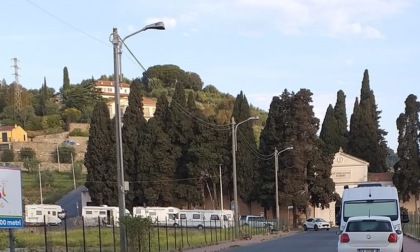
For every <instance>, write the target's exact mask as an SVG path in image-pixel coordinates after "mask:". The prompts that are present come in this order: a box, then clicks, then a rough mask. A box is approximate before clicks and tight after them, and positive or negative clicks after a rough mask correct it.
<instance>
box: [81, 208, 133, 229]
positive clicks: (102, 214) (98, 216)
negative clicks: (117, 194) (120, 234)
mask: <svg viewBox="0 0 420 252" xmlns="http://www.w3.org/2000/svg"><path fill="white" fill-rule="evenodd" d="M119 213H120V210H119V208H118V207H116V206H107V205H102V206H84V207H83V209H82V216H83V219H84V222H85V226H98V225H101V226H113V225H115V226H119ZM125 214H126V215H131V214H130V211H128V210H127V209H126V210H125Z"/></svg>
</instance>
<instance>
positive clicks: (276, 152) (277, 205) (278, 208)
mask: <svg viewBox="0 0 420 252" xmlns="http://www.w3.org/2000/svg"><path fill="white" fill-rule="evenodd" d="M287 150H293V147H287V148H286V149H284V150H281V151H277V148H274V165H275V169H274V170H275V178H276V182H275V183H276V219H277V230H280V206H279V174H278V173H279V155H280V153H282V152H284V151H287ZM287 212H289V210H287ZM287 225H288V226H289V224H287Z"/></svg>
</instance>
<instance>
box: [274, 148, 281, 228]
mask: <svg viewBox="0 0 420 252" xmlns="http://www.w3.org/2000/svg"><path fill="white" fill-rule="evenodd" d="M274 164H275V169H274V173H275V174H274V175H275V178H276V179H275V183H276V220H277V230H280V206H279V154H278V151H277V148H274Z"/></svg>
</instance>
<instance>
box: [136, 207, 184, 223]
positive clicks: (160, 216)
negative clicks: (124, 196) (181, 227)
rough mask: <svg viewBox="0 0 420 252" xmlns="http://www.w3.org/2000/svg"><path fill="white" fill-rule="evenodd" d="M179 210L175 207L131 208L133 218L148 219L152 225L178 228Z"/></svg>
mask: <svg viewBox="0 0 420 252" xmlns="http://www.w3.org/2000/svg"><path fill="white" fill-rule="evenodd" d="M179 211H180V209H179V208H176V207H139V206H137V207H133V216H134V217H137V216H141V217H143V218H150V219H151V220H152V222H153V224H154V225H159V226H174V227H175V226H178V221H179Z"/></svg>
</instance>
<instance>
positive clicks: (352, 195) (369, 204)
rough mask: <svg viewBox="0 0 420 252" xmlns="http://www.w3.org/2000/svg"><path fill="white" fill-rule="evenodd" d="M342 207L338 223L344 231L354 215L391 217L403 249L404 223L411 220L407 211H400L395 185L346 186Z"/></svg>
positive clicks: (400, 246)
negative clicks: (399, 231)
mask: <svg viewBox="0 0 420 252" xmlns="http://www.w3.org/2000/svg"><path fill="white" fill-rule="evenodd" d="M341 202H342V203H341V209H340V212H339V216H337V217H338V218H337V223H336V224H337V225H339V226H340V231H342V230H343V229H344V228H345V226H346V223H347V221H348V219H349V218H350V217H353V216H373V215H376V216H387V217H389V218H390V219H391V221H392V224H393V225H394V229H395V230H401V234H399V235H398V243H399V248H400V249H399V251H402V244H403V234H402V226H401V224H402V223H407V222H409V219H408V215H407V213H400V202H399V198H398V192H397V189H396V188H395V187H380V186H363V187H356V188H348V186H345V187H344V191H343V196H342V199H341Z"/></svg>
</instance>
